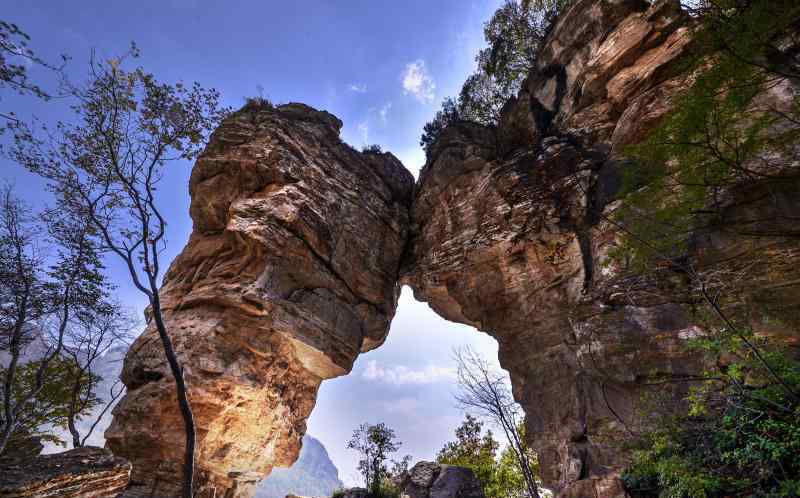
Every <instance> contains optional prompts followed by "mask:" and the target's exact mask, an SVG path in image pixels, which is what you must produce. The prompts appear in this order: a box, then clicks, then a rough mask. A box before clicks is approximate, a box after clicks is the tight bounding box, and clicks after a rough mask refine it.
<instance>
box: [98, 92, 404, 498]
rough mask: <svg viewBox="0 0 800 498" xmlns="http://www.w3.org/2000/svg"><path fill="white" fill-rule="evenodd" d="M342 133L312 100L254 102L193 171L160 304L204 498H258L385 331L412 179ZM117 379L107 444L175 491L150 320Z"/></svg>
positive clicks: (175, 424)
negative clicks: (339, 382)
mask: <svg viewBox="0 0 800 498" xmlns="http://www.w3.org/2000/svg"><path fill="white" fill-rule="evenodd" d="M340 128H341V122H340V121H339V120H338V119H336V118H335V117H334V116H332V115H331V114H328V113H326V112H320V111H316V110H314V109H311V108H310V107H307V106H305V105H301V104H288V105H283V106H280V107H277V108H272V106H269V105H264V104H260V103H252V104H251V105H249V106H246V107H245V108H244V109H243V110H241V111H240V112H237V113H235V114H234V115H233V116H231V117H230V118H228V119H227V120H226V121H225V122H224V123H223V124H222V125H221V126H220V128H219V129H218V130H217V131H216V132H215V133H214V134H213V136H212V138H211V141H210V143H209V145H208V147H207V148H206V150H205V152H204V153H203V155H202V156H201V157H200V158H199V159H198V161H197V164H196V165H195V167H194V170H193V172H192V177H191V182H190V186H189V188H190V193H191V195H192V204H191V215H192V219H193V221H194V231H193V233H192V235H191V238H190V240H189V243H188V244H187V246H186V248H185V249H184V250H183V252H182V253H181V254H180V255H179V256H178V258H176V260H175V261H174V262H173V263H172V266H171V267H170V270H169V272H168V273H167V275H166V277H165V281H164V286H163V288H162V301H163V307H164V312H165V320H166V323H167V328H168V329H169V331H170V333H171V334H172V336H173V340H174V341H175V345H176V348H177V351H178V352H179V357H180V360H181V362H182V364H183V365H184V368H185V376H186V379H187V384H188V385H189V398H190V400H191V403H192V408H193V411H194V416H195V419H196V423H197V428H198V429H197V436H198V454H197V468H198V472H199V474H200V476H199V480H198V481H199V482H198V486H197V489H198V491H197V496H198V497H206V496H218V497H219V496H231V497H232V496H250V495H251V494H252V492H253V489H252V488H253V484H254V483H255V482H257V481H258V480H259V479H260V478H261V477H263V476H264V475H266V474H268V473H269V472H270V470H271V469H272V467H273V466H276V465H277V466H286V467H288V466H289V465H291V464H292V462H294V460H295V459H296V458H297V456H298V452H299V450H300V440H301V438H302V436H303V434H304V433H305V421H306V419H307V417H308V416H309V414H310V413H311V409H312V408H313V407H314V402H315V398H316V393H317V389H318V388H319V385H320V382H321V381H322V380H324V379H328V378H331V377H336V376H339V375H343V374H345V373H347V372H348V371H349V370H350V369H351V368H352V365H353V361H354V360H355V359H356V357H357V356H358V354H359V353H360V352H362V351H367V350H369V349H372V348H374V347H376V346H378V345H380V344H381V343H382V342H383V340H384V339H385V337H386V333H387V331H388V326H389V322H390V320H391V319H392V316H393V315H394V312H395V307H396V303H397V297H398V285H397V270H398V262H399V261H400V255H401V252H402V250H403V247H404V244H405V242H406V233H407V225H408V206H409V204H410V201H411V192H412V190H413V178H412V177H411V175H410V173H408V172H407V171H406V170H405V169H404V168H403V167H402V165H401V164H400V163H399V161H397V159H395V158H394V156H392V155H391V154H376V153H359V152H357V151H355V150H354V149H352V148H351V147H349V146H348V145H346V144H344V143H343V142H341V140H340V139H339V129H340ZM122 379H123V381H124V382H125V385H126V386H127V388H128V392H127V394H126V396H125V398H124V399H122V400H121V401H120V403H119V405H118V406H117V407H116V408H115V410H114V420H113V422H112V425H111V427H110V428H109V429H108V430H107V432H106V438H107V441H108V446H109V448H111V449H112V450H113V451H114V453H115V454H117V455H121V456H124V457H125V458H128V459H130V460H131V462H132V463H133V466H134V470H133V476H132V482H133V484H134V485H135V486H138V487H139V488H141V489H143V490H149V491H148V492H149V493H154V494H155V495H157V496H174V495H177V494H179V493H178V490H179V487H180V478H181V471H180V468H181V462H182V459H183V446H184V443H183V433H182V431H181V430H179V429H178V428H180V427H182V422H181V418H180V415H179V413H178V409H177V405H176V402H175V395H174V387H173V380H172V378H171V376H170V374H169V372H168V370H167V368H166V365H165V363H164V359H163V352H162V350H161V346H160V344H159V341H158V336H157V334H156V331H155V329H154V327H149V328H148V329H147V330H146V331H145V333H144V334H143V335H142V336H141V337H140V338H139V339H138V340H137V341H136V342H135V343H134V345H133V346H132V347H131V349H130V351H129V353H128V355H127V358H126V361H125V366H124V369H123V373H122ZM166 428H169V430H166ZM134 493H135V490H134V491H131V494H132V495H133V494H134ZM226 493H227V494H226Z"/></svg>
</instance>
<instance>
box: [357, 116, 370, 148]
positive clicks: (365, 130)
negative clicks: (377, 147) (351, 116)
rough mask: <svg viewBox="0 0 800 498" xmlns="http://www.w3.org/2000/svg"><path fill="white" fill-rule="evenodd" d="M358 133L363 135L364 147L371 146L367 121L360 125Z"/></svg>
mask: <svg viewBox="0 0 800 498" xmlns="http://www.w3.org/2000/svg"><path fill="white" fill-rule="evenodd" d="M358 133H359V134H361V141H362V142H363V145H369V125H368V124H367V122H366V121H362V122H360V123H358Z"/></svg>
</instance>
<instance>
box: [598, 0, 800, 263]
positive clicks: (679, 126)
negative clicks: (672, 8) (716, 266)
mask: <svg viewBox="0 0 800 498" xmlns="http://www.w3.org/2000/svg"><path fill="white" fill-rule="evenodd" d="M746 4H747V7H746V8H744V7H742V5H744V4H743V3H742V2H738V1H734V0H726V1H721V2H716V3H715V5H716V8H715V9H713V10H710V11H709V12H708V13H707V14H706V15H707V18H706V19H705V21H704V23H705V24H704V28H703V29H701V30H700V32H699V34H698V35H697V48H696V50H695V51H694V57H692V58H689V59H688V61H687V62H686V65H685V67H682V68H680V69H681V70H682V71H684V72H687V73H688V72H689V71H696V72H697V73H698V74H697V77H696V80H695V82H694V84H693V85H692V86H691V87H690V88H689V89H688V90H687V91H686V92H684V93H683V94H682V95H680V96H679V97H678V98H677V100H676V101H675V105H674V108H673V111H672V112H670V113H669V114H668V115H667V116H666V118H665V119H664V120H663V122H662V124H661V125H660V126H659V127H658V128H657V129H656V130H655V131H654V132H653V133H652V134H651V135H650V136H649V137H648V138H647V139H646V140H645V141H643V142H642V143H640V144H637V145H635V146H631V147H629V148H628V150H627V154H628V156H629V157H630V158H631V159H632V161H631V162H630V163H629V165H628V167H627V168H626V169H625V170H624V172H623V177H624V178H623V190H622V195H624V196H626V198H625V203H624V205H623V207H622V208H621V209H620V210H618V211H617V213H616V221H617V222H619V223H620V224H622V225H624V226H625V227H626V232H627V234H623V239H624V241H625V244H623V245H622V246H621V247H620V248H619V249H618V250H617V251H616V253H615V254H614V255H613V256H614V257H615V259H616V260H618V261H624V262H625V263H626V264H628V265H630V267H631V268H632V269H634V270H637V271H641V270H644V269H646V268H648V267H651V266H652V265H653V263H654V259H655V260H659V259H660V260H663V259H674V258H678V257H680V256H682V255H683V254H685V252H686V250H687V247H688V244H689V241H690V237H691V235H692V233H693V232H694V231H695V230H697V229H702V228H703V227H706V226H709V225H713V224H714V223H716V222H717V221H718V216H719V207H720V205H721V201H720V199H723V198H724V192H725V190H726V189H729V188H730V187H731V186H732V185H736V184H739V183H741V182H746V181H753V180H776V179H780V178H781V177H782V176H789V175H790V174H794V173H787V172H786V171H785V170H786V167H788V163H790V162H791V161H786V163H787V164H777V163H774V155H773V158H772V159H770V156H771V154H770V152H772V153H774V152H777V151H781V152H784V154H783V157H788V158H794V157H796V153H795V152H793V151H791V150H790V149H791V147H792V146H793V144H795V143H796V142H797V140H798V139H800V127H798V126H797V125H796V123H797V117H800V113H797V114H795V115H794V116H787V115H786V114H785V113H778V112H769V111H764V110H763V106H762V108H761V109H760V111H761V112H754V107H755V103H754V99H755V97H756V96H758V95H759V94H761V93H763V91H764V89H765V88H766V87H767V86H768V85H770V84H773V83H774V82H775V81H776V77H779V76H781V74H779V72H778V71H779V69H778V68H777V67H773V66H771V65H770V64H771V63H770V62H769V61H770V60H775V59H778V60H779V61H780V58H779V57H777V58H775V57H772V55H773V54H772V52H773V47H772V42H773V40H774V39H775V38H776V37H777V36H779V34H780V33H783V32H785V31H786V29H787V27H788V26H790V25H791V23H792V22H795V21H797V20H800V7H799V6H798V5H797V4H796V2H793V1H788V0H782V1H777V2H775V1H767V0H757V1H753V2H746ZM782 62H785V61H782ZM795 111H796V112H797V111H800V99H796V103H795ZM787 125H788V126H787ZM767 130H769V133H768V134H767V133H766V132H767ZM770 161H772V162H773V163H772V164H767V165H766V167H765V164H764V163H765V162H770Z"/></svg>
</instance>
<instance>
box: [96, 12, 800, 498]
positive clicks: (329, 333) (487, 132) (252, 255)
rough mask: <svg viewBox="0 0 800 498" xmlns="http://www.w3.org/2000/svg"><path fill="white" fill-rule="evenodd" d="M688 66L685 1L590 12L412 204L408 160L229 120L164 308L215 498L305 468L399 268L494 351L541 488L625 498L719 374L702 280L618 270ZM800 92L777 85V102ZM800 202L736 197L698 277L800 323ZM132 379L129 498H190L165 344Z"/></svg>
mask: <svg viewBox="0 0 800 498" xmlns="http://www.w3.org/2000/svg"><path fill="white" fill-rule="evenodd" d="M691 45H692V21H691V20H690V19H688V18H687V17H686V16H684V15H683V14H682V12H681V9H680V5H679V2H678V1H677V0H657V1H655V2H652V3H651V2H648V1H645V0H578V1H577V2H576V3H575V4H574V5H573V6H572V7H571V8H570V9H569V10H568V11H567V12H566V13H564V14H563V15H562V16H561V17H560V19H559V20H558V22H557V24H556V25H555V26H554V27H553V29H552V31H551V32H550V34H549V35H548V39H547V40H546V43H545V45H544V47H543V50H542V52H541V54H540V57H539V59H538V66H537V67H536V68H534V70H533V71H531V74H530V76H529V78H528V79H527V81H526V82H525V84H524V85H523V89H522V91H521V92H520V93H519V95H518V96H517V97H516V98H515V99H513V100H512V101H511V102H509V103H508V104H507V105H506V106H505V107H504V110H503V116H502V119H501V120H500V125H499V126H498V127H497V128H491V129H490V128H485V127H482V126H479V125H475V124H469V123H461V124H458V125H455V126H451V127H449V128H448V129H447V130H446V131H445V132H444V134H443V135H442V137H441V138H440V139H439V140H438V141H437V142H436V143H435V144H433V146H432V148H431V150H430V154H429V158H428V161H427V164H426V165H425V167H424V168H423V170H422V172H421V175H420V178H419V181H418V184H417V187H416V189H414V187H413V182H412V179H411V177H410V175H409V174H408V172H407V171H405V170H404V169H403V168H402V165H400V164H399V162H398V161H397V160H396V159H394V158H393V156H391V155H387V154H374V153H366V154H364V153H358V152H356V151H354V150H353V149H352V148H350V147H348V146H346V145H344V144H343V143H341V142H340V141H339V139H338V130H339V127H340V126H341V123H340V122H339V121H338V120H337V119H336V118H335V117H333V116H331V115H330V114H327V113H324V112H319V111H315V110H313V109H310V108H308V107H306V106H303V105H300V104H290V105H286V106H281V107H278V108H277V109H272V108H269V107H259V106H248V107H247V108H246V109H244V110H243V111H241V112H239V113H237V114H235V115H234V116H233V117H231V118H230V119H229V120H227V121H226V122H225V123H224V124H223V125H222V126H221V127H220V129H219V130H218V131H217V132H216V133H215V134H214V136H213V138H212V141H211V143H210V144H209V146H208V148H207V150H206V151H205V153H204V154H203V156H202V157H201V158H200V159H199V160H198V163H197V165H196V166H195V169H194V171H193V174H192V179H191V185H190V191H191V194H192V206H191V214H192V218H193V220H194V232H193V234H192V236H191V239H190V241H189V243H188V245H187V247H186V248H185V249H184V251H183V252H182V253H181V255H180V256H179V257H178V258H177V259H176V261H175V262H174V263H173V265H172V267H171V269H170V271H169V273H168V274H167V276H166V278H165V283H164V287H163V302H164V308H165V316H166V319H167V323H168V328H169V330H170V333H171V334H172V336H173V338H174V341H175V342H176V346H177V349H178V351H179V354H180V357H181V360H182V362H183V364H184V365H185V368H186V376H187V380H188V384H189V387H190V398H191V401H192V404H193V407H194V411H195V417H196V419H197V422H198V428H199V429H198V437H199V453H198V459H197V464H198V468H199V470H200V478H199V482H198V490H199V494H198V496H200V497H206V496H225V497H229V498H232V497H244V496H250V495H251V493H252V492H253V488H254V483H255V482H256V481H257V480H258V479H259V478H260V477H261V476H263V475H264V474H266V473H268V472H269V471H270V469H271V468H272V467H273V466H288V465H290V464H291V463H292V462H293V461H294V459H295V458H296V457H297V453H298V445H299V440H300V437H301V436H302V435H303V433H304V431H305V420H306V418H307V417H308V415H309V413H310V411H311V409H312V408H313V405H314V400H315V396H316V392H317V389H318V387H319V385H320V382H321V381H322V380H324V379H326V378H331V377H334V376H337V375H342V374H345V373H347V372H348V371H349V370H350V368H351V367H352V363H353V361H354V360H355V358H356V356H357V355H358V354H359V353H360V352H362V351H366V350H369V349H372V348H374V347H377V346H378V345H380V344H381V342H382V341H383V339H384V338H385V335H386V332H387V329H388V324H389V321H390V320H391V318H392V316H393V314H394V311H395V306H396V299H397V290H398V285H397V277H398V267H399V262H400V260H401V259H402V260H403V264H402V268H400V270H399V273H400V282H401V283H404V284H408V285H410V286H411V287H412V288H413V289H414V292H415V295H416V296H417V297H418V298H419V299H421V300H424V301H427V302H428V303H429V304H430V305H431V307H432V308H433V309H434V310H435V311H437V312H438V313H439V314H441V315H442V316H443V317H445V318H447V319H449V320H452V321H456V322H460V323H465V324H469V325H472V326H475V327H476V328H478V329H480V330H483V331H485V332H488V333H489V334H491V335H492V336H493V337H495V338H496V339H497V340H498V342H499V344H500V361H501V364H502V365H503V366H504V367H505V368H506V369H507V370H509V372H510V374H511V380H512V384H513V388H514V395H515V397H516V399H517V400H518V401H519V402H520V403H521V404H522V406H523V407H524V409H525V411H526V414H527V434H528V437H529V438H530V441H529V442H530V443H531V444H532V446H533V447H534V448H535V449H536V450H537V451H538V452H539V458H540V467H541V475H542V478H543V480H544V484H545V485H546V486H547V487H549V488H553V489H554V490H555V491H556V492H557V493H558V494H559V496H561V497H564V498H567V497H569V498H583V497H591V498H599V497H603V498H612V497H616V496H621V495H622V494H623V490H622V488H621V486H620V481H619V479H618V475H619V472H620V470H621V469H622V468H623V467H624V465H625V463H626V453H625V451H624V450H623V449H622V447H621V443H622V442H624V441H625V440H626V439H628V438H629V437H630V435H631V434H632V433H635V432H636V431H637V430H638V429H640V424H641V420H639V417H638V414H637V408H638V404H639V401H640V399H641V397H642V395H643V394H645V393H646V392H647V391H648V389H651V385H652V384H658V385H659V386H660V387H659V389H661V388H663V386H664V385H667V386H670V387H669V388H668V389H669V390H670V391H671V394H672V395H673V396H674V399H675V400H676V402H677V400H678V399H680V397H681V396H682V394H683V393H684V392H685V390H686V388H687V379H689V378H690V377H691V376H692V375H694V374H695V373H696V372H697V371H698V370H699V369H700V368H701V364H700V360H699V358H697V357H694V356H691V355H690V354H689V353H688V352H687V349H686V348H685V345H686V341H687V339H689V338H691V337H694V336H697V335H698V334H702V333H703V330H702V329H700V328H699V327H698V324H697V323H695V322H694V321H693V317H692V315H691V313H690V312H689V310H688V309H687V307H686V305H685V304H686V302H687V294H688V293H689V289H687V286H688V284H687V281H686V280H687V279H685V278H684V277H682V276H681V275H680V274H679V272H675V271H673V270H674V269H672V268H669V267H665V268H663V269H658V270H656V271H654V272H652V273H650V274H647V275H640V274H636V273H631V271H629V270H628V269H626V268H622V267H621V266H620V265H619V264H617V263H615V262H614V261H612V260H610V258H609V253H610V251H612V250H613V249H614V248H615V247H616V244H617V243H618V233H617V232H616V229H617V228H616V227H615V226H614V224H613V223H611V222H610V221H609V214H610V213H611V212H612V211H613V210H614V209H615V208H616V207H618V205H619V199H617V197H616V196H617V191H618V189H619V185H620V169H621V168H622V167H623V166H624V159H623V158H622V150H623V147H624V146H625V145H628V144H631V143H635V142H636V141H638V140H640V139H641V138H643V137H644V136H646V135H647V133H648V132H649V131H650V130H652V129H653V128H654V126H655V125H656V124H657V123H658V122H659V119H661V118H662V117H663V116H664V115H665V114H666V113H667V112H668V111H669V109H670V105H671V104H670V102H671V97H673V96H674V95H676V92H678V91H679V90H680V89H681V88H685V87H686V86H687V85H689V84H690V83H691V81H692V78H693V75H692V74H681V73H680V72H678V71H676V68H677V67H679V65H680V62H681V58H682V57H684V56H685V54H686V53H687V52H688V51H689V50H691ZM784 83H785V82H784ZM793 91H794V90H793V89H792V88H789V87H787V84H776V85H773V86H772V87H771V90H770V94H769V95H765V96H763V99H764V100H765V101H769V102H771V103H772V104H774V105H782V104H781V102H784V103H785V102H786V100H787V98H790V96H791V95H792V92H793ZM798 187H800V185H793V186H792V187H791V188H788V189H783V190H780V189H770V191H769V195H765V188H766V187H765V186H764V185H763V184H760V183H759V182H751V183H750V184H748V185H741V186H737V187H736V188H732V189H731V190H730V192H729V195H728V197H729V198H728V199H726V200H725V201H724V202H723V203H722V204H721V206H720V219H721V222H720V223H719V225H717V226H714V227H711V228H709V229H707V230H706V231H704V232H703V233H699V232H698V233H697V234H695V240H694V242H693V243H694V252H693V253H692V254H688V255H687V257H689V258H693V262H694V263H696V264H697V266H698V268H699V269H700V271H702V270H703V269H704V268H713V267H718V266H719V265H731V264H735V263H736V262H745V263H746V264H748V265H756V266H754V267H757V268H759V272H757V274H759V275H763V277H762V278H760V279H755V280H754V281H748V282H747V284H748V285H749V286H751V287H752V289H751V295H750V297H752V298H753V299H761V300H762V301H763V302H765V303H767V304H769V303H770V302H772V301H775V300H776V299H777V300H779V301H780V302H781V303H783V304H784V307H786V308H791V307H793V306H795V307H796V306H797V305H800V289H798V285H799V284H798V282H800V275H799V274H798V272H800V265H796V264H793V262H796V261H797V257H798V254H800V248H798V247H797V241H798V240H800V237H798V235H800V232H798V229H797V224H796V220H797V219H798V218H800V200H799V199H798V198H797V194H796V192H797V191H798V190H797V189H798ZM412 196H413V204H412ZM409 210H410V211H409ZM409 212H410V214H409ZM409 219H411V220H413V222H409ZM778 232H780V233H782V234H783V236H781V237H776V236H773V234H776V233H778ZM409 233H410V235H409ZM744 234H746V235H744ZM787 234H788V236H787ZM407 235H408V237H407ZM407 239H408V240H407ZM407 242H408V244H407ZM787 251H788V252H789V253H791V254H792V255H791V257H786V254H787ZM792 251H793V252H792ZM776 254H779V255H782V256H781V257H773V256H774V255H776ZM752 268H753V267H751V270H752ZM733 270H736V268H733ZM776 296H779V297H776ZM750 297H748V298H750ZM772 298H774V299H772ZM767 308H768V309H769V311H770V313H772V312H773V311H776V310H773V309H772V308H769V306H767ZM776 312H777V311H776ZM753 326H754V328H755V329H756V331H757V332H761V331H763V330H766V329H768V328H769V327H772V326H771V325H769V324H768V323H767V322H766V321H763V320H762V321H760V320H759V318H758V317H753ZM769 332H770V333H780V332H781V331H779V330H775V329H774V328H773V329H770V330H769ZM123 380H124V381H125V383H126V385H127V386H128V389H129V392H128V395H127V396H126V397H125V399H124V400H123V401H122V402H121V403H120V404H119V406H118V407H117V408H116V409H115V418H114V422H113V424H112V426H111V427H110V428H109V430H108V431H107V433H106V435H107V438H108V444H109V446H110V447H111V448H112V449H113V450H115V452H117V453H118V454H120V455H122V456H124V457H126V458H129V459H130V460H131V461H132V462H133V464H134V471H133V482H134V485H135V486H134V488H135V489H134V488H132V489H131V490H130V491H129V492H128V493H129V496H147V494H146V491H142V490H155V492H154V494H155V495H157V496H175V495H177V493H178V488H179V484H180V463H181V461H182V450H183V435H182V432H181V431H180V430H179V428H180V427H182V423H181V419H180V417H179V414H178V410H177V406H176V403H175V399H174V394H173V387H172V382H171V379H170V376H169V373H168V371H167V369H166V367H165V365H164V361H163V354H162V352H161V348H160V344H159V342H158V339H157V337H156V334H155V331H154V330H153V329H152V328H151V329H148V330H147V332H146V333H145V334H144V335H143V336H142V337H141V338H140V339H139V340H137V342H136V343H135V344H134V346H133V348H132V349H131V351H130V353H129V354H128V357H127V360H126V364H125V368H124V371H123ZM167 428H168V430H165V429H167ZM426 469H427V470H426ZM437 469H438V470H435V469H434V467H425V466H422V467H421V468H420V469H419V472H420V475H422V474H423V473H425V472H428V471H430V472H428V473H427V474H425V475H430V476H433V477H432V479H433V481H431V482H430V483H429V484H424V485H423V484H419V486H420V489H421V490H422V491H420V492H421V493H423V494H422V495H419V496H426V497H429V496H430V497H433V496H434V494H433V485H434V483H435V482H438V480H439V479H440V478H442V477H443V476H445V475H446V474H450V473H451V472H453V473H455V474H457V473H458V472H460V471H449V470H448V471H447V472H445V470H446V469H439V468H438V467H437ZM423 471H424V472H423ZM437 472H438V473H437ZM434 474H435V476H434ZM455 474H453V475H455ZM423 481H424V479H423ZM420 482H422V481H420ZM424 482H428V481H424ZM414 485H415V486H416V484H414ZM136 489H138V490H139V491H137V490H136ZM437 489H438V488H437ZM136 493H139V494H136ZM424 493H428V494H424ZM436 496H437V497H438V496H440V495H436ZM441 496H444V495H441ZM464 496H467V495H464Z"/></svg>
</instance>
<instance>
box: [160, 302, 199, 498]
mask: <svg viewBox="0 0 800 498" xmlns="http://www.w3.org/2000/svg"><path fill="white" fill-rule="evenodd" d="M150 305H151V306H152V308H153V320H154V321H155V323H156V329H157V330H158V336H159V337H160V338H161V344H162V346H163V347H164V354H165V355H166V357H167V362H168V363H169V367H170V370H171V371H172V376H173V377H174V378H175V388H176V391H177V398H178V406H179V407H180V410H181V415H182V416H183V423H184V427H185V429H186V453H185V459H184V465H183V467H184V474H183V498H192V497H193V495H194V491H193V486H194V453H195V444H196V432H195V425H194V416H193V415H192V407H191V405H190V404H189V397H188V392H187V390H186V381H185V379H184V377H183V369H182V368H181V366H180V363H178V357H177V356H176V355H175V348H174V347H173V345H172V340H171V339H170V337H169V335H168V334H167V329H166V327H165V326H164V319H163V317H162V315H161V302H160V300H159V295H158V289H154V290H153V297H152V298H151V300H150Z"/></svg>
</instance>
